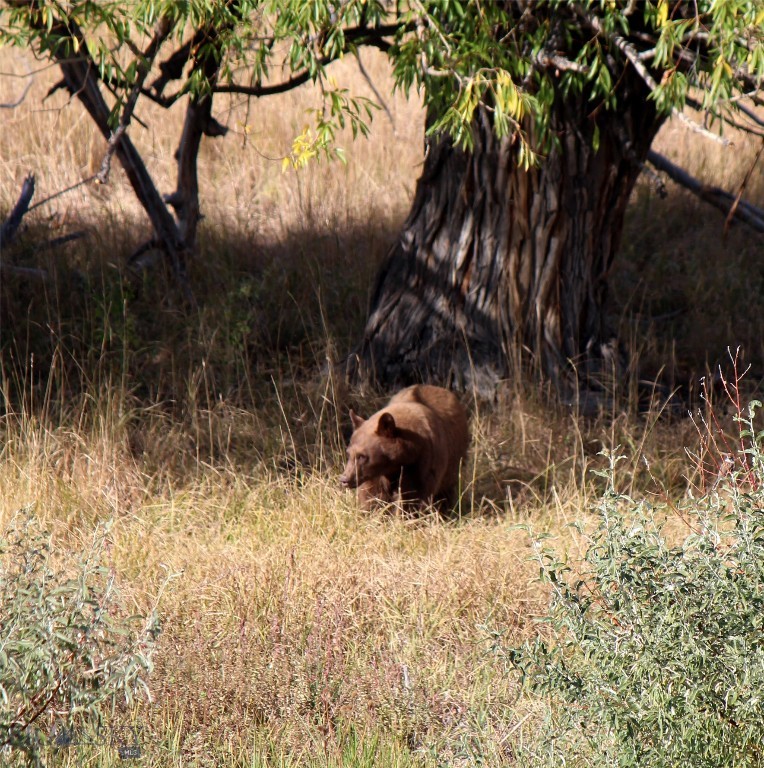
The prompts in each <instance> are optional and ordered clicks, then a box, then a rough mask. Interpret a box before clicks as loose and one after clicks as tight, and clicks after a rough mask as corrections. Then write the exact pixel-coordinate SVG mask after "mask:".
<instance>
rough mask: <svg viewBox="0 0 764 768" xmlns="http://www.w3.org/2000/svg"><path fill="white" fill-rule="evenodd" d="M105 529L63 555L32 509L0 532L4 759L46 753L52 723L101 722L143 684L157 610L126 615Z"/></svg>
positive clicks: (0, 759)
mask: <svg viewBox="0 0 764 768" xmlns="http://www.w3.org/2000/svg"><path fill="white" fill-rule="evenodd" d="M106 537H107V529H105V528H102V527H99V529H98V530H97V531H96V532H95V533H94V535H93V538H92V540H91V541H90V544H89V545H88V546H87V547H86V548H85V549H84V551H82V552H80V553H78V554H77V555H75V556H73V557H67V558H62V557H61V554H60V553H55V552H54V551H53V549H52V547H51V538H50V535H49V534H48V533H47V532H46V531H45V530H43V529H42V528H41V527H40V526H39V524H38V523H37V522H36V521H35V519H34V517H33V516H32V514H31V512H30V511H28V510H27V511H25V512H22V513H19V514H17V515H16V517H15V518H14V519H13V521H12V522H11V523H10V525H9V526H8V527H7V529H6V530H5V531H3V532H2V534H0V763H4V764H8V763H9V762H10V761H12V760H13V761H22V762H27V763H29V764H33V765H40V764H42V763H43V762H44V760H45V757H46V755H48V754H50V750H51V749H52V748H53V747H54V746H55V743H51V738H50V734H51V732H52V729H55V728H58V729H59V730H61V729H62V728H63V729H64V730H66V729H71V728H77V727H84V726H85V725H86V724H87V725H89V726H94V725H97V723H98V721H99V718H100V717H101V716H102V715H103V713H104V712H105V711H107V710H108V709H110V708H111V707H114V706H124V705H129V704H130V703H131V702H132V700H133V697H134V696H135V695H136V693H138V692H140V691H146V692H147V688H146V678H147V676H148V674H149V672H150V670H151V652H152V649H153V646H154V642H155V640H156V636H157V634H158V631H159V626H158V623H157V620H156V617H155V616H151V617H149V619H148V620H146V619H144V618H140V617H132V616H127V615H126V612H125V610H124V607H123V605H122V603H121V599H120V594H119V591H118V589H117V586H116V583H115V579H114V575H113V574H112V573H111V572H110V570H109V569H108V568H107V567H106V566H105V565H104V563H103V561H104V554H105V546H106V543H107V538H106Z"/></svg>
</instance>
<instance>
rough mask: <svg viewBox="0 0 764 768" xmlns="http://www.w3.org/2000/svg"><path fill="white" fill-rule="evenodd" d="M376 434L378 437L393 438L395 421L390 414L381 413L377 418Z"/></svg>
mask: <svg viewBox="0 0 764 768" xmlns="http://www.w3.org/2000/svg"><path fill="white" fill-rule="evenodd" d="M377 434H378V435H379V436H380V437H395V419H394V418H393V414H392V413H383V414H382V415H381V416H380V417H379V423H378V424H377Z"/></svg>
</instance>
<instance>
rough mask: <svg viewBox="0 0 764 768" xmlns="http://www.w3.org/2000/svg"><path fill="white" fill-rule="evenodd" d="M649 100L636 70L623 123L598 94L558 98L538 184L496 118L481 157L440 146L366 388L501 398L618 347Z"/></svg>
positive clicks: (389, 264)
mask: <svg viewBox="0 0 764 768" xmlns="http://www.w3.org/2000/svg"><path fill="white" fill-rule="evenodd" d="M647 96H648V91H647V87H646V86H645V84H644V83H643V82H642V80H641V79H640V78H639V77H638V76H636V75H635V74H634V72H633V71H631V70H629V69H627V70H626V71H625V72H623V73H622V75H621V79H620V82H619V84H618V97H619V104H620V107H619V109H618V111H617V112H610V111H606V110H605V109H604V108H602V109H597V105H596V104H593V103H592V102H591V101H589V100H588V99H587V98H586V96H585V95H582V96H574V95H570V94H569V95H568V96H567V97H565V98H563V97H559V98H558V99H557V101H556V103H555V104H554V107H553V113H552V122H551V129H552V130H553V131H554V133H555V134H556V136H557V137H558V139H559V145H558V147H557V148H555V149H554V150H552V151H551V152H550V154H549V156H548V157H547V158H545V159H543V160H542V162H541V164H540V166H539V167H538V168H535V169H531V170H529V171H523V170H522V169H521V168H519V167H518V166H517V164H516V160H515V152H514V151H513V146H512V143H511V140H509V139H504V140H497V139H496V138H495V136H494V135H493V133H492V131H491V125H490V118H489V115H488V114H486V113H485V112H483V113H481V114H480V115H479V116H478V118H477V119H476V124H475V126H474V135H475V146H474V151H472V152H470V153H465V152H463V151H461V150H459V149H457V148H455V147H454V146H453V144H452V143H451V142H450V141H449V140H448V139H444V138H441V139H439V140H437V141H432V142H431V143H430V146H429V149H428V152H427V155H426V159H425V163H424V171H423V173H422V176H421V178H420V179H419V181H418V183H417V187H416V193H415V197H414V202H413V205H412V208H411V212H410V213H409V216H408V219H407V220H406V222H405V224H404V226H403V231H402V233H401V235H400V238H399V240H398V242H397V243H396V244H395V246H394V247H393V248H392V250H391V252H390V253H389V255H388V257H387V259H386V261H385V262H384V264H383V266H382V268H381V271H380V274H379V276H378V279H377V284H376V288H375V290H374V292H373V295H372V301H371V307H370V314H369V318H368V321H367V325H366V329H365V333H364V338H363V342H362V344H361V346H360V349H359V351H358V355H357V357H356V360H355V364H356V366H357V368H358V369H359V372H360V373H361V375H362V376H363V377H364V378H366V379H367V380H371V381H372V382H373V383H376V384H378V385H381V386H385V387H389V386H392V385H398V384H407V383H410V382H413V381H416V380H426V381H432V382H440V383H442V384H446V385H451V386H455V387H459V388H473V387H474V388H476V389H477V390H478V391H479V392H481V393H483V394H491V393H492V392H493V390H494V388H495V385H496V382H497V381H498V380H499V379H502V378H506V377H507V376H509V375H510V374H513V373H516V372H518V370H519V367H520V366H525V365H527V364H529V363H530V364H531V365H532V366H534V367H536V368H538V369H541V370H542V371H543V373H545V374H546V375H547V376H549V377H551V378H552V380H553V381H554V382H555V383H556V384H557V385H558V387H561V386H563V385H564V381H563V380H564V379H568V377H567V376H563V374H564V373H566V372H570V371H571V370H572V369H571V364H573V365H574V366H578V367H580V368H581V369H586V367H587V365H588V364H589V362H590V361H592V360H593V359H595V358H596V357H597V354H598V353H599V352H600V350H601V349H602V345H603V343H604V342H606V341H607V339H608V332H607V328H606V323H605V317H604V305H605V298H606V290H607V279H608V272H609V270H610V268H611V265H612V262H613V257H614V256H615V253H616V251H617V249H618V245H619V241H620V237H621V231H622V227H623V219H624V212H625V209H626V204H627V202H628V199H629V195H630V193H631V190H632V188H633V186H634V183H635V181H636V179H637V177H638V175H639V172H640V168H641V165H642V162H643V161H644V159H645V157H646V155H647V152H648V150H649V148H650V144H651V142H652V140H653V138H654V136H655V134H656V132H657V130H658V128H659V126H660V124H661V122H662V118H661V117H659V116H658V114H657V112H656V110H655V108H654V106H653V103H652V102H651V101H648V99H647ZM595 123H596V124H597V125H598V126H599V133H600V145H599V149H598V151H595V150H594V149H593V142H594V130H595Z"/></svg>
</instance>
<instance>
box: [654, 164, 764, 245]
mask: <svg viewBox="0 0 764 768" xmlns="http://www.w3.org/2000/svg"><path fill="white" fill-rule="evenodd" d="M647 161H648V162H649V163H650V164H651V165H652V166H653V167H654V168H655V169H656V170H658V171H662V172H663V173H665V174H666V175H667V176H668V177H669V178H670V179H671V180H672V181H674V182H676V183H677V184H679V185H680V186H682V187H684V188H685V189H689V190H690V192H692V193H693V194H694V195H697V196H698V197H699V198H700V199H701V200H704V201H705V202H707V203H709V204H710V205H713V206H714V207H715V208H718V209H719V210H720V211H722V212H723V213H724V214H725V215H729V214H732V215H733V217H734V219H735V220H736V221H742V222H743V223H744V224H748V226H749V227H751V228H752V229H754V230H755V231H756V232H760V233H762V234H764V210H762V209H761V208H757V207H756V206H755V205H753V204H752V203H749V202H747V201H745V200H742V199H741V200H739V201H738V204H737V207H735V195H733V194H731V193H730V192H727V191H726V190H723V189H720V188H719V187H713V186H708V185H706V184H703V183H702V182H700V181H699V180H698V179H696V178H695V177H694V176H691V175H690V174H689V173H687V171H685V170H684V169H683V168H680V167H679V166H678V165H676V164H674V163H672V162H671V161H670V160H669V159H668V158H667V157H664V156H663V155H661V154H659V153H658V152H655V151H654V150H652V149H651V150H650V151H649V152H648V153H647Z"/></svg>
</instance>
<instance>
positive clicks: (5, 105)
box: [0, 80, 32, 109]
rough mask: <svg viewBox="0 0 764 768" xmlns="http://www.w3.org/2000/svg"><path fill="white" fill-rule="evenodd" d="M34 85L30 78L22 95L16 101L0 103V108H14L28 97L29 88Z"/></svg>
mask: <svg viewBox="0 0 764 768" xmlns="http://www.w3.org/2000/svg"><path fill="white" fill-rule="evenodd" d="M31 87H32V80H30V81H29V82H28V83H27V86H26V88H24V90H23V91H22V93H21V96H19V97H18V99H16V101H8V102H5V103H3V104H0V109H14V108H15V107H18V105H19V104H21V102H22V101H24V99H25V98H26V97H27V94H28V93H29V89H30V88H31Z"/></svg>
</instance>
